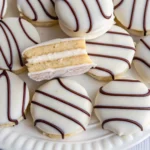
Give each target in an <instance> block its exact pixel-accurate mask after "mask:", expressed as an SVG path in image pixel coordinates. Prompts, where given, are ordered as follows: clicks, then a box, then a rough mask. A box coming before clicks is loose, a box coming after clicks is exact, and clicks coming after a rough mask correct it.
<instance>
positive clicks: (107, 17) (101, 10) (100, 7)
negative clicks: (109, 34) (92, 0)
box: [96, 0, 112, 19]
mask: <svg viewBox="0 0 150 150" xmlns="http://www.w3.org/2000/svg"><path fill="white" fill-rule="evenodd" d="M96 2H97V5H98V7H99V9H100V12H101V14H102V15H103V17H104V18H105V19H110V18H111V17H112V15H110V16H107V15H105V13H104V11H103V9H102V6H101V4H100V2H99V0H96Z"/></svg>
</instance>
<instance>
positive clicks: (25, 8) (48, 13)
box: [17, 0, 57, 22]
mask: <svg viewBox="0 0 150 150" xmlns="http://www.w3.org/2000/svg"><path fill="white" fill-rule="evenodd" d="M17 3H18V9H19V11H20V12H21V13H23V14H24V15H25V16H26V17H28V18H29V19H31V20H33V21H37V22H53V21H54V20H57V16H56V13H55V9H54V2H53V0H36V1H35V0H17ZM30 5H31V6H32V7H31V6H30ZM34 11H35V12H34Z"/></svg>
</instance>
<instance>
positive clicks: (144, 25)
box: [143, 0, 149, 36]
mask: <svg viewBox="0 0 150 150" xmlns="http://www.w3.org/2000/svg"><path fill="white" fill-rule="evenodd" d="M148 3H149V0H146V3H145V10H144V17H143V18H144V19H143V29H144V35H145V36H146V33H147V29H146V14H147V9H148Z"/></svg>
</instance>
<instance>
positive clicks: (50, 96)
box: [31, 79, 92, 139]
mask: <svg viewBox="0 0 150 150" xmlns="http://www.w3.org/2000/svg"><path fill="white" fill-rule="evenodd" d="M91 112H92V103H91V100H90V98H89V96H88V94H87V92H86V90H85V89H84V88H83V87H82V86H81V85H79V84H78V83H76V82H75V81H72V80H68V79H54V80H51V81H49V82H47V83H46V84H44V85H42V86H41V87H40V88H39V89H38V90H36V91H35V94H34V96H33V98H32V102H31V115H32V117H33V121H34V125H35V126H36V127H37V128H38V129H39V130H40V131H42V132H43V133H44V134H45V135H47V136H49V137H51V138H55V139H57V138H61V139H64V138H67V137H70V136H73V135H75V134H77V133H79V132H82V131H84V130H86V127H87V125H88V123H89V120H90V117H91Z"/></svg>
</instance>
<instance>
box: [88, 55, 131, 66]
mask: <svg viewBox="0 0 150 150" xmlns="http://www.w3.org/2000/svg"><path fill="white" fill-rule="evenodd" d="M88 55H90V56H95V57H103V58H110V59H116V60H121V61H124V62H125V63H127V65H128V67H129V68H131V64H130V62H129V61H128V60H127V59H125V58H122V57H116V56H109V55H101V54H92V53H88Z"/></svg>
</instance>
